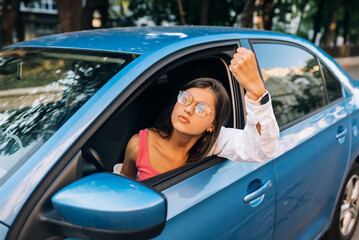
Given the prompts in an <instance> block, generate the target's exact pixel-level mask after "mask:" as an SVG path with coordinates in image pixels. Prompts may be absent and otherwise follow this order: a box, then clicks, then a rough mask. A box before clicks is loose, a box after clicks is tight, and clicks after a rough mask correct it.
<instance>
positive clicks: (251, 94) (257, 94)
mask: <svg viewBox="0 0 359 240" xmlns="http://www.w3.org/2000/svg"><path fill="white" fill-rule="evenodd" d="M265 92H266V90H265V89H264V88H263V89H260V90H258V91H256V92H252V91H247V93H246V95H247V97H248V98H249V99H250V100H253V101H257V100H258V99H259V98H260V97H261V96H262V95H263V94H264V93H265Z"/></svg>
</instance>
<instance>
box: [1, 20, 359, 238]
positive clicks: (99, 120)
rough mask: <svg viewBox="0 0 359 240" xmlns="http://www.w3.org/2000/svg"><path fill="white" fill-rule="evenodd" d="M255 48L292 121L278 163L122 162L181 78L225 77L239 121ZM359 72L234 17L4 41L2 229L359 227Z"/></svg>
mask: <svg viewBox="0 0 359 240" xmlns="http://www.w3.org/2000/svg"><path fill="white" fill-rule="evenodd" d="M238 46H242V47H245V48H247V49H250V50H252V51H253V52H254V53H255V55H256V59H257V62H258V67H259V68H260V69H259V70H260V73H261V75H262V78H263V81H264V84H265V87H266V89H267V90H268V91H269V92H270V93H271V96H272V103H273V109H274V113H275V116H276V119H277V122H278V124H279V127H280V142H279V147H278V152H277V155H276V156H275V157H274V158H272V159H270V160H269V161H267V162H265V163H264V164H260V163H252V162H233V161H230V160H228V159H223V158H219V157H216V156H212V157H209V158H206V159H204V160H203V161H200V162H196V163H191V164H187V165H185V166H183V167H180V168H178V169H175V170H172V171H169V172H166V173H163V174H160V175H158V176H155V177H153V178H150V179H147V180H145V181H142V182H140V181H137V180H135V179H129V178H126V177H123V176H120V175H116V174H114V173H113V167H114V165H115V164H117V163H121V162H122V161H123V157H124V150H125V147H126V144H127V142H128V140H129V139H130V137H131V136H132V135H133V134H135V133H137V132H138V131H139V130H140V129H144V128H147V127H151V126H153V124H155V123H156V122H160V121H162V120H163V119H164V118H165V116H166V114H165V112H166V109H167V108H168V105H170V102H172V100H173V99H175V96H176V95H177V94H178V90H179V89H180V87H181V86H182V85H183V84H184V83H186V82H187V81H189V80H192V79H194V78H197V77H211V78H215V79H218V80H220V81H221V82H222V83H223V85H224V86H225V88H226V89H227V91H228V94H229V96H230V98H231V104H232V112H231V113H229V114H230V115H231V118H230V121H229V123H228V124H227V127H233V128H240V129H241V128H243V127H244V126H245V124H246V109H245V106H244V104H243V102H244V101H243V100H244V90H243V88H242V87H241V86H239V85H238V83H237V81H236V80H235V79H234V78H233V76H232V75H231V74H230V71H229V70H228V66H229V63H230V60H231V58H232V56H233V54H234V52H235V50H236V48H237V47H238ZM358 109H359V82H357V81H356V80H354V79H352V78H351V77H350V76H349V75H348V74H347V73H346V72H345V71H344V70H343V69H342V68H341V67H340V66H339V65H338V64H337V63H336V62H334V61H333V60H332V59H331V58H330V57H329V56H328V55H327V54H326V53H325V52H323V51H322V50H321V49H319V48H318V47H316V46H315V45H313V44H311V43H310V42H308V41H306V40H304V39H301V38H298V37H294V36H290V35H285V34H280V33H273V32H266V31H255V30H248V29H237V28H224V27H151V28H117V29H106V30H94V31H83V32H74V33H67V34H58V35H52V36H46V37H42V38H38V39H35V40H31V41H26V42H21V43H17V44H15V45H12V46H9V47H6V48H5V49H3V50H2V51H1V52H0V134H1V138H0V239H31V240H33V239H73V238H76V239H149V238H154V239H255V240H256V239H305V240H307V239H320V238H322V237H325V238H327V239H350V238H351V236H352V235H353V233H354V230H355V228H356V224H357V221H358V208H359V165H358V161H359V158H358V156H359V137H358V134H359V129H358V123H359V111H358Z"/></svg>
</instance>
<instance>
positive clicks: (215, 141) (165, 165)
mask: <svg viewBox="0 0 359 240" xmlns="http://www.w3.org/2000/svg"><path fill="white" fill-rule="evenodd" d="M229 69H230V71H231V72H232V73H233V75H234V77H235V78H236V79H237V81H238V82H239V84H240V85H241V86H242V87H243V88H244V89H246V96H245V104H246V111H247V124H246V126H245V128H244V129H243V130H240V129H232V128H225V127H223V125H224V124H225V123H226V121H227V119H228V117H229V115H230V114H229V113H230V101H229V97H228V95H227V93H226V90H225V89H224V87H223V86H222V84H221V83H220V82H219V81H216V80H214V79H209V78H200V79H196V80H193V81H191V82H189V83H187V84H186V85H185V86H184V87H183V89H182V91H180V93H179V95H178V97H177V103H176V104H175V105H174V107H173V110H172V114H171V118H169V120H168V122H167V123H164V124H163V125H161V126H159V127H158V128H151V129H145V130H141V131H140V132H139V134H135V135H134V136H132V138H131V139H130V140H129V142H128V144H127V147H126V152H125V159H124V162H123V166H122V169H121V172H120V174H122V175H125V176H128V177H131V178H135V177H136V175H137V174H138V178H139V180H140V181H142V180H145V179H147V178H150V177H153V176H156V175H158V174H160V173H163V172H167V171H170V170H172V169H175V168H178V167H180V166H183V165H184V164H186V163H188V162H193V161H199V160H201V159H203V158H204V157H206V156H210V155H218V156H220V157H224V158H228V159H230V160H233V161H249V162H264V161H266V160H268V159H269V158H271V157H273V156H274V155H275V153H276V148H277V142H278V138H279V128H278V125H277V122H276V120H275V117H274V114H273V109H272V105H271V100H270V96H269V93H268V92H267V91H266V90H265V88H264V84H263V82H262V79H261V78H260V75H259V72H258V68H257V64H256V61H255V57H254V54H253V53H252V52H251V51H249V50H247V49H245V48H238V49H237V53H236V54H234V56H233V59H232V60H231V64H230V66H229ZM115 172H116V171H115Z"/></svg>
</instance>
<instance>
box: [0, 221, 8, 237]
mask: <svg viewBox="0 0 359 240" xmlns="http://www.w3.org/2000/svg"><path fill="white" fill-rule="evenodd" d="M8 231H9V228H8V227H6V226H5V225H3V224H2V223H0V239H5V237H6V234H7V232H8Z"/></svg>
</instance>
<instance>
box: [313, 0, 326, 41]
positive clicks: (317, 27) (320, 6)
mask: <svg viewBox="0 0 359 240" xmlns="http://www.w3.org/2000/svg"><path fill="white" fill-rule="evenodd" d="M323 7H324V0H320V1H319V3H318V10H317V13H316V15H315V18H314V34H313V38H312V42H313V43H315V39H316V38H317V35H318V32H319V31H320V27H321V26H320V20H321V18H322V12H323Z"/></svg>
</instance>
